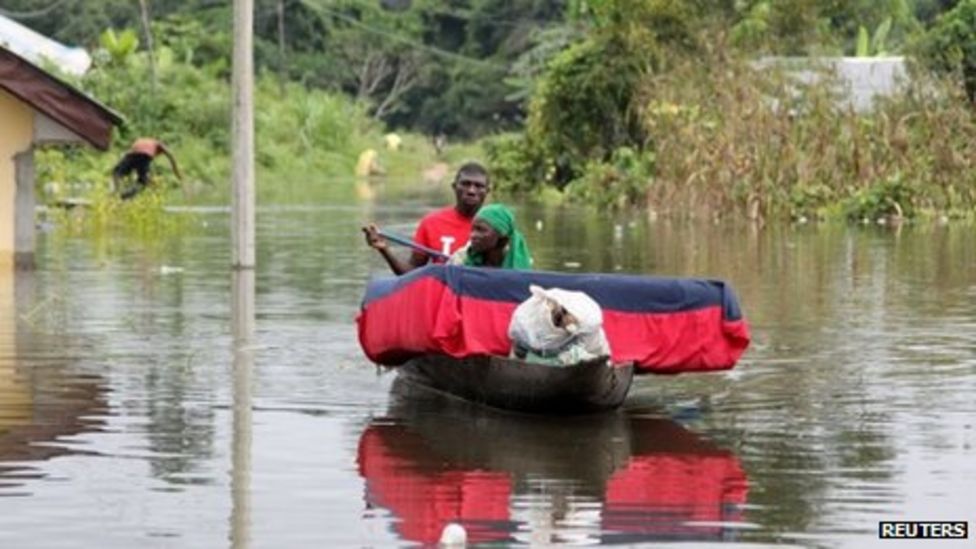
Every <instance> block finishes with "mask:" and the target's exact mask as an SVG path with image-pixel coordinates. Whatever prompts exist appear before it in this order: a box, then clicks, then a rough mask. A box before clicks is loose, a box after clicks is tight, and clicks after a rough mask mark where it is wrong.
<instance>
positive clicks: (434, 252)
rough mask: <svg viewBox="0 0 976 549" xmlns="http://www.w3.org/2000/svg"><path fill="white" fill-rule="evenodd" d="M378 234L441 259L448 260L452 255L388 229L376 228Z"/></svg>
mask: <svg viewBox="0 0 976 549" xmlns="http://www.w3.org/2000/svg"><path fill="white" fill-rule="evenodd" d="M376 234H378V235H380V236H382V237H383V238H385V239H387V240H389V241H390V242H395V243H397V244H400V245H402V246H407V247H410V248H413V249H414V250H417V251H418V252H422V253H425V254H427V255H429V256H430V257H432V258H434V259H441V260H444V261H447V260H448V259H449V257H450V256H448V255H447V254H444V253H441V252H438V251H437V250H435V249H433V248H428V247H427V246H422V245H420V244H417V243H416V242H414V241H413V240H410V239H409V238H406V237H403V236H400V235H396V234H393V233H388V232H386V231H381V230H379V229H377V230H376Z"/></svg>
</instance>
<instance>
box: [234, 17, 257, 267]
mask: <svg viewBox="0 0 976 549" xmlns="http://www.w3.org/2000/svg"><path fill="white" fill-rule="evenodd" d="M253 36H254V0H234V60H233V75H232V78H231V85H232V87H233V97H234V105H233V114H232V117H233V123H232V124H231V136H232V140H233V141H232V143H233V152H232V155H233V156H232V162H233V164H234V166H233V169H232V178H233V181H232V187H233V189H232V191H231V193H232V194H233V196H232V200H231V225H232V227H231V240H232V242H233V244H232V245H233V250H232V265H233V267H234V268H235V269H253V268H254V46H253V41H254V40H253Z"/></svg>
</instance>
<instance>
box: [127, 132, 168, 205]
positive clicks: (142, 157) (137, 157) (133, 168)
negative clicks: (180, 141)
mask: <svg viewBox="0 0 976 549" xmlns="http://www.w3.org/2000/svg"><path fill="white" fill-rule="evenodd" d="M160 154H162V155H165V156H166V158H168V159H169V164H170V166H172V167H173V173H175V174H176V177H177V178H179V179H183V176H182V175H180V169H179V167H177V166H176V159H175V158H173V154H172V153H170V152H169V149H167V148H166V146H165V145H163V143H162V142H161V141H159V140H156V139H153V138H151V137H140V138H139V139H136V140H135V141H133V143H132V146H131V147H129V151H128V152H127V153H125V156H123V157H122V159H121V160H119V163H118V164H116V165H115V167H114V168H112V183H113V184H114V185H115V188H116V189H117V190H121V189H120V184H121V181H122V179H123V178H125V177H126V176H127V175H129V174H130V173H132V172H136V186H135V187H131V188H129V189H126V190H124V191H121V196H122V200H128V199H130V198H132V197H134V196H135V195H137V194H138V193H139V192H140V191H142V190H143V189H145V188H146V185H148V184H149V166H150V164H152V161H153V159H154V158H156V157H157V156H159V155H160Z"/></svg>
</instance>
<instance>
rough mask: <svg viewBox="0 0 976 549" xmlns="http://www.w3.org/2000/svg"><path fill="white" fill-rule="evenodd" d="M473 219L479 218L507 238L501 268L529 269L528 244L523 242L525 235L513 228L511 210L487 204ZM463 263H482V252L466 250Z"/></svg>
mask: <svg viewBox="0 0 976 549" xmlns="http://www.w3.org/2000/svg"><path fill="white" fill-rule="evenodd" d="M474 218H475V219H481V220H483V221H485V222H486V223H488V224H489V225H491V228H493V229H495V230H496V231H498V234H499V235H500V236H503V237H505V238H508V248H507V249H506V250H505V259H504V260H503V261H502V268H503V269H531V268H532V255H531V254H530V253H529V245H528V244H526V243H525V237H524V236H523V235H522V233H521V232H520V231H519V230H518V229H517V228H515V215H514V214H513V213H512V210H510V209H508V207H506V206H504V205H502V204H488V205H487V206H482V207H481V209H480V210H478V213H477V214H476V215H475V216H474ZM464 264H465V265H474V266H479V265H484V264H485V256H484V254H481V253H478V252H473V251H470V250H469V251H468V256H467V257H466V258H465V260H464Z"/></svg>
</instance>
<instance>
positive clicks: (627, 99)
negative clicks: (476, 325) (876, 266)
mask: <svg viewBox="0 0 976 549" xmlns="http://www.w3.org/2000/svg"><path fill="white" fill-rule="evenodd" d="M843 4H844V5H843V6H840V7H837V6H825V5H824V4H823V3H811V2H803V1H800V0H796V1H786V2H777V3H775V4H774V3H771V2H736V3H735V6H733V7H731V8H730V9H726V10H725V11H724V12H723V10H721V9H719V10H712V11H711V12H709V11H707V10H706V9H705V7H704V6H703V5H700V3H698V2H696V1H694V0H670V1H664V0H661V1H640V0H633V1H631V0H600V1H596V0H594V1H590V2H585V1H582V0H580V1H579V2H576V3H575V5H576V6H577V8H581V7H582V8H586V9H581V10H580V11H581V12H582V13H584V14H585V15H586V18H587V20H586V22H587V25H588V28H589V30H588V32H587V33H586V36H585V38H583V39H582V40H581V41H579V42H576V43H575V44H573V45H571V46H570V47H569V48H567V49H565V50H563V51H562V52H560V53H559V54H557V55H555V56H554V57H553V58H552V60H551V61H550V62H549V63H548V65H547V66H546V70H545V71H544V72H543V73H542V75H541V77H540V84H539V85H538V87H537V90H536V93H535V94H534V95H533V96H532V97H531V100H530V102H529V105H528V118H527V124H526V128H525V131H524V133H522V134H507V135H504V136H501V137H498V138H495V139H494V140H492V141H490V142H489V143H488V144H487V146H486V150H487V151H488V154H489V157H490V159H491V163H492V166H493V169H494V170H495V174H496V176H498V181H499V183H500V185H501V186H502V187H503V188H504V189H507V190H510V191H512V192H517V193H528V194H533V193H538V192H540V190H541V189H543V188H555V189H558V190H561V191H563V194H564V196H565V197H566V198H567V199H571V200H579V201H581V202H584V203H587V204H592V205H595V206H598V207H607V206H614V205H615V206H631V205H633V206H649V207H651V208H653V209H655V210H657V211H659V212H662V213H666V214H669V215H676V216H687V215H692V216H696V215H705V216H709V217H723V216H730V215H733V216H747V217H749V218H753V219H769V218H777V217H779V218H790V217H791V218H795V219H800V218H805V219H824V218H846V219H852V220H862V219H868V220H871V221H874V220H876V219H879V218H897V219H903V218H911V217H919V216H935V215H948V216H973V215H974V212H976V179H974V176H973V175H972V168H973V162H974V160H973V158H974V156H973V152H974V151H973V143H974V140H976V120H974V117H973V111H972V104H971V102H970V101H969V100H967V98H966V96H965V95H964V94H962V93H960V91H961V88H960V86H958V84H957V83H956V82H957V81H956V80H955V79H954V78H953V76H954V75H955V74H958V73H959V72H960V68H961V72H962V74H963V75H966V74H967V73H966V72H965V71H966V70H967V68H966V67H967V66H968V65H966V62H967V61H966V60H967V59H968V57H967V55H966V53H965V52H966V51H967V50H964V49H962V47H961V46H958V45H957V46H956V48H957V50H960V51H963V52H964V53H962V54H959V55H956V56H955V57H954V58H952V57H951V56H950V57H945V56H943V57H941V58H938V59H941V60H942V64H941V65H940V64H938V63H932V64H930V65H929V66H931V67H934V68H936V69H941V70H940V71H939V72H940V73H941V75H942V76H939V75H933V74H930V73H929V72H928V71H927V70H926V67H925V66H915V67H913V69H914V74H913V76H912V79H911V84H910V85H907V86H905V88H904V89H903V90H902V91H901V92H900V93H898V94H896V95H895V96H892V97H889V98H887V99H885V100H879V101H876V103H875V105H874V107H873V109H871V110H870V111H868V112H856V111H855V110H854V109H853V108H851V107H850V106H848V103H847V102H846V101H845V100H844V99H843V97H842V96H841V95H840V94H838V93H837V90H838V84H839V82H838V81H836V80H835V78H834V76H833V75H832V74H831V73H830V72H829V71H826V70H824V71H821V72H822V73H821V74H820V76H819V77H818V78H815V79H813V81H814V83H811V81H810V79H802V78H798V77H796V71H795V70H793V71H791V70H789V67H787V66H786V65H785V64H783V63H773V64H769V63H765V64H760V63H757V62H756V59H757V55H761V54H763V53H769V54H797V53H825V54H833V55H837V54H842V53H845V52H846V53H849V54H858V55H862V56H869V55H870V56H873V55H882V54H884V53H886V52H891V51H905V50H907V49H910V46H911V45H913V44H916V43H918V44H923V45H926V46H924V47H927V48H928V49H927V50H925V51H929V52H932V51H948V52H950V53H951V51H952V50H951V48H950V47H949V46H941V45H940V46H932V45H931V44H932V40H934V38H933V36H934V35H936V34H938V35H939V39H944V38H945V36H948V35H952V36H955V37H956V38H955V39H954V40H955V41H956V42H958V43H960V44H966V45H967V47H972V48H976V39H974V38H973V36H974V34H973V29H974V28H976V25H974V24H973V22H976V19H974V17H972V15H976V9H973V8H970V6H976V2H962V3H960V4H959V6H957V7H956V8H955V9H954V10H952V11H949V12H948V13H946V14H945V15H943V16H941V17H937V18H935V23H934V26H933V27H932V29H931V30H929V31H923V30H922V23H921V21H920V20H919V19H918V18H916V17H915V16H914V15H913V13H912V11H911V10H909V9H908V8H909V3H908V2H904V1H893V2H877V3H859V2H848V3H843ZM919 6H920V5H919ZM919 6H916V7H919ZM790 14H792V15H791V16H790ZM798 21H807V22H808V24H809V26H808V27H807V29H806V30H807V31H809V32H807V33H803V32H800V31H801V30H802V29H798V28H797V27H796V24H797V22H798ZM947 26H951V28H953V29H955V30H956V32H955V34H954V35H953V34H951V33H947V32H944V31H942V30H941V29H943V28H945V27H947ZM867 28H874V29H875V30H874V32H873V34H871V33H868V31H867V30H866V29H867ZM966 33H968V34H966ZM828 38H829V39H828ZM796 40H800V41H799V42H797V41H796ZM936 43H939V44H941V42H939V41H938V40H936ZM774 44H780V47H781V48H782V49H780V50H777V49H774V48H773V45H774ZM917 47H920V48H921V47H923V46H917ZM974 51H976V50H974ZM931 58H932V57H930V59H931ZM953 59H957V60H961V61H957V62H956V63H955V64H952V63H951V62H950V61H952V60H953ZM815 67H816V64H815V63H812V62H798V63H797V67H794V69H795V68H801V69H804V70H807V71H810V70H812V69H813V68H815Z"/></svg>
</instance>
